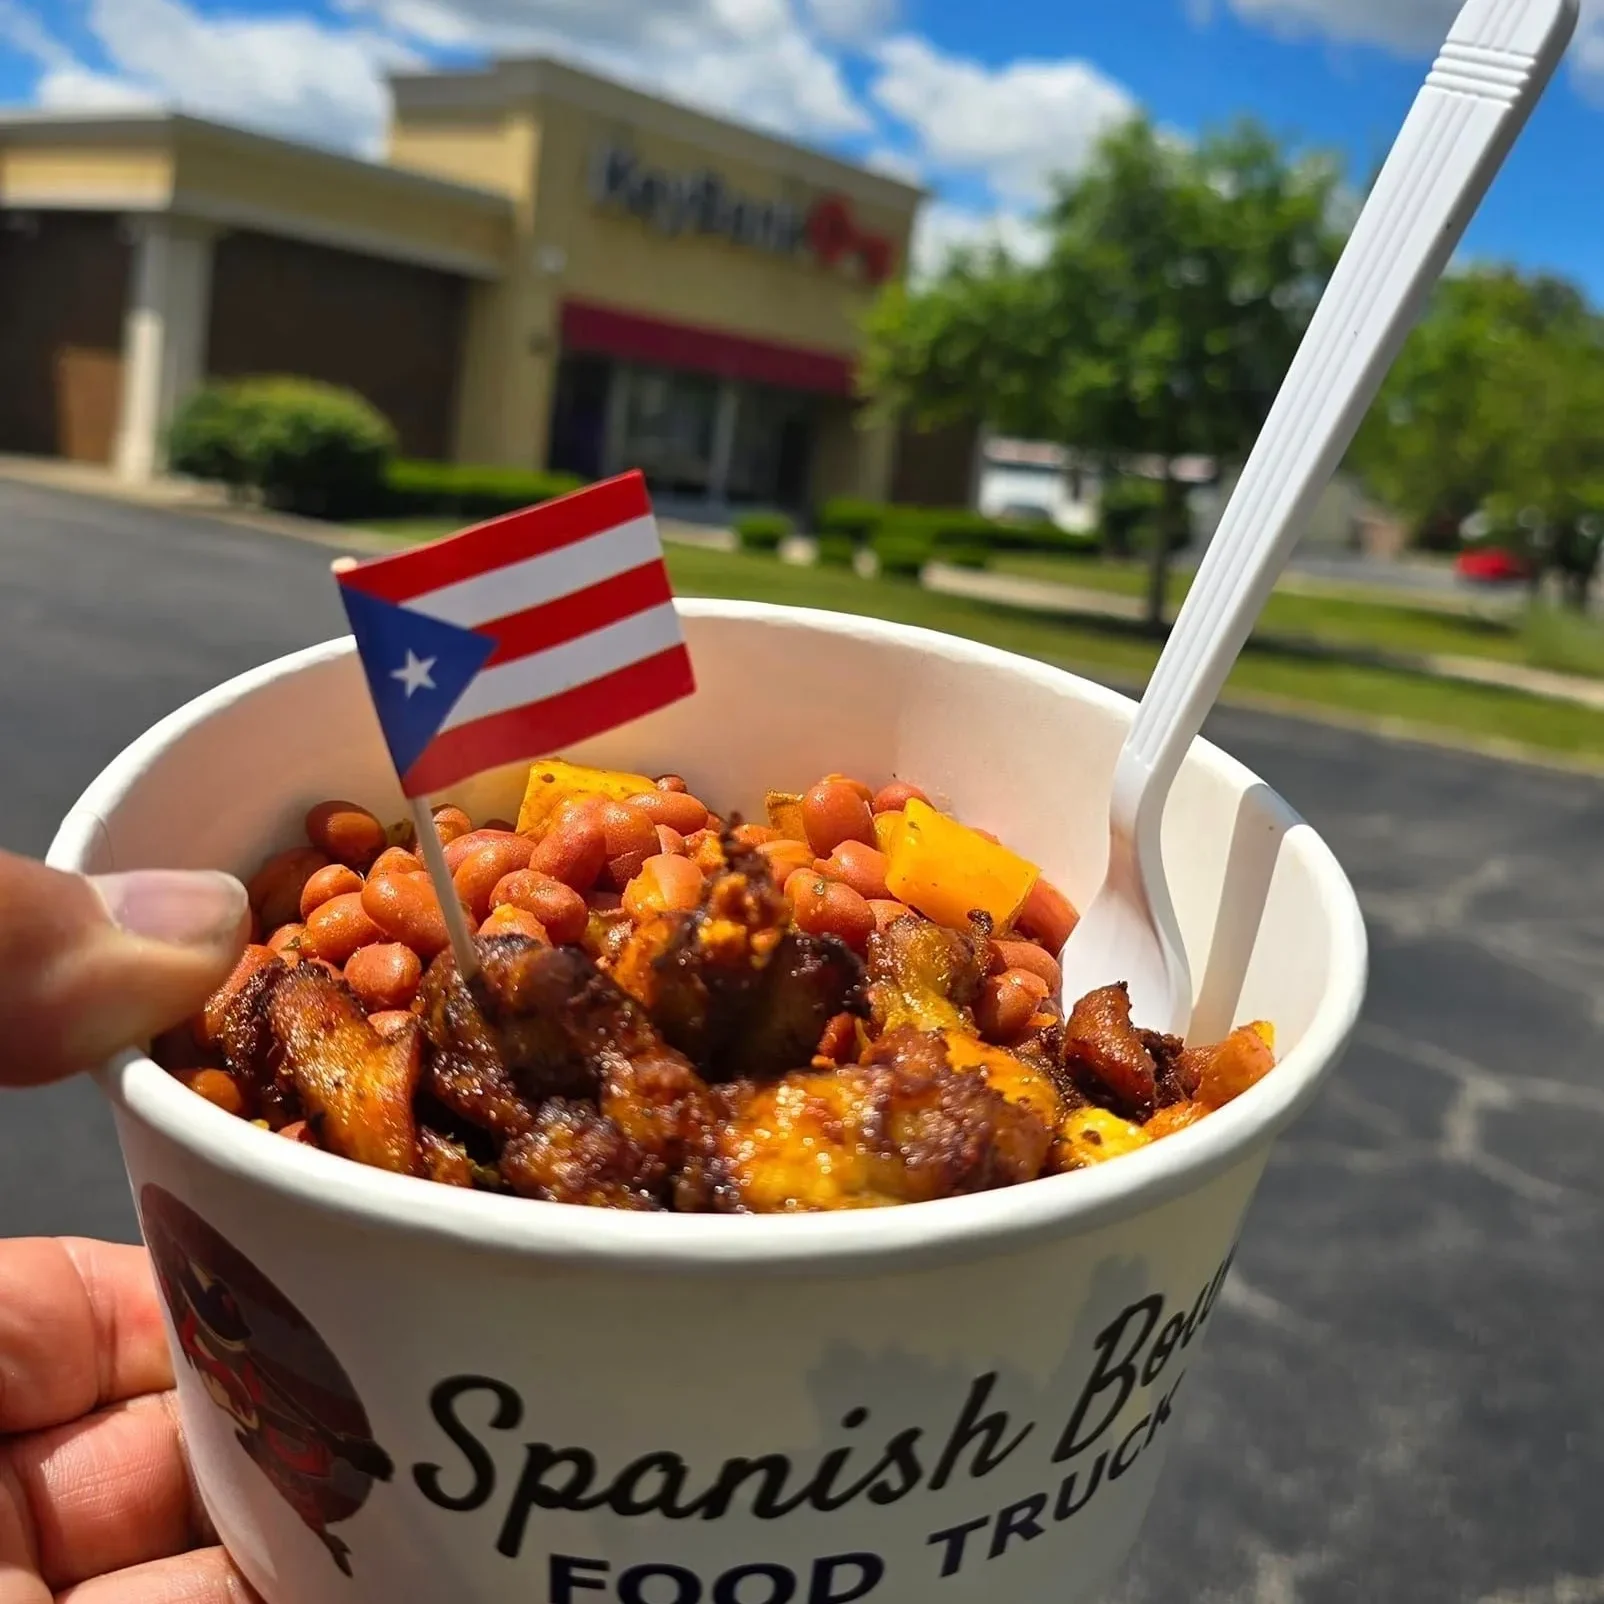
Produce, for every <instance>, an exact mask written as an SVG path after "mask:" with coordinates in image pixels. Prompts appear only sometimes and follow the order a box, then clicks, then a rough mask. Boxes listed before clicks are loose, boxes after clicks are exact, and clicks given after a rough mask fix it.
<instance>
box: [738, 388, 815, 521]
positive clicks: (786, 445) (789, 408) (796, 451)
mask: <svg viewBox="0 0 1604 1604" xmlns="http://www.w3.org/2000/svg"><path fill="white" fill-rule="evenodd" d="M737 408H738V410H737V412H736V421H735V442H734V449H733V450H732V451H731V453H730V476H729V486H728V499H729V500H730V501H735V502H752V503H758V504H762V505H768V506H776V507H789V508H797V507H801V506H802V504H803V503H804V502H805V501H806V500H807V493H808V475H809V471H810V469H811V468H812V458H813V427H814V424H813V415H814V408H815V403H814V402H813V400H812V399H811V397H808V396H803V395H796V394H794V393H792V392H790V391H786V390H770V389H765V388H760V387H758V386H755V385H743V386H741V389H740V397H739V401H738V403H737Z"/></svg>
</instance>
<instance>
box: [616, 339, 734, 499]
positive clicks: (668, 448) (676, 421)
mask: <svg viewBox="0 0 1604 1604" xmlns="http://www.w3.org/2000/svg"><path fill="white" fill-rule="evenodd" d="M628 382H629V390H628V393H627V395H626V397H625V401H624V405H623V407H622V409H621V411H622V421H621V425H620V429H619V436H618V443H617V457H618V460H619V461H621V462H622V463H624V464H626V465H627V466H629V467H632V468H639V469H641V470H642V471H643V472H644V473H645V475H646V478H647V480H648V482H649V483H650V484H651V486H652V488H653V489H662V490H666V491H672V492H674V493H676V494H679V495H705V494H707V492H708V491H709V489H710V488H711V487H712V480H713V441H714V434H715V432H716V429H717V424H718V407H719V384H718V381H717V380H716V379H710V378H707V377H706V376H704V375H702V374H699V373H670V372H666V371H663V370H660V369H651V368H636V369H634V370H632V371H631V372H630V374H629V380H628Z"/></svg>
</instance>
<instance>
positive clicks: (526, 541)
mask: <svg viewBox="0 0 1604 1604" xmlns="http://www.w3.org/2000/svg"><path fill="white" fill-rule="evenodd" d="M651 510H652V503H651V498H650V497H649V496H648V495H647V493H646V480H645V479H644V478H643V477H642V476H641V474H640V472H639V471H638V470H637V471H634V472H630V473H625V474H620V475H619V476H618V477H617V478H616V479H604V480H603V481H602V482H601V483H600V484H595V485H588V486H587V487H586V488H585V489H583V490H576V491H574V492H573V493H572V494H571V495H567V496H559V497H558V498H557V499H556V500H555V501H547V502H543V503H542V504H541V505H540V506H538V507H525V508H524V509H523V510H522V511H521V512H512V513H508V514H507V516H506V517H504V518H493V519H491V521H490V522H489V523H483V524H475V525H474V526H473V527H472V528H470V529H464V530H463V531H462V532H461V533H460V534H455V535H448V536H447V537H446V538H445V539H444V540H436V541H433V542H431V543H430V544H429V545H427V546H419V547H417V548H416V549H415V550H413V551H402V552H397V553H396V554H395V555H394V556H393V557H376V558H374V559H372V560H371V561H369V562H365V563H360V564H358V566H357V567H355V568H352V569H350V570H348V571H347V572H345V573H343V574H341V575H340V576H339V580H340V583H341V584H342V585H349V586H351V588H352V589H353V590H359V591H361V592H363V594H364V595H368V596H372V597H375V598H376V599H377V600H379V601H387V602H396V603H400V602H409V601H411V600H412V599H413V597H415V596H422V595H424V594H426V593H427V592H428V591H431V590H439V589H440V588H441V587H442V586H444V585H454V584H457V583H458V582H459V581H461V580H464V579H473V578H474V577H475V576H477V575H479V574H484V573H489V572H490V571H491V570H492V569H496V568H505V567H507V566H508V565H509V564H510V563H517V562H523V561H524V560H525V559H526V558H529V557H540V556H544V555H545V553H546V552H548V551H557V550H558V549H560V548H561V547H563V546H572V545H574V544H575V543H576V542H577V541H581V540H588V539H589V538H590V537H591V536H592V535H599V534H601V533H602V531H603V530H606V529H616V528H617V527H618V525H620V524H626V523H630V522H631V521H633V520H634V519H636V518H645V517H648V516H649V515H650V513H651Z"/></svg>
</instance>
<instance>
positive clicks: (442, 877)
mask: <svg viewBox="0 0 1604 1604" xmlns="http://www.w3.org/2000/svg"><path fill="white" fill-rule="evenodd" d="M412 823H413V825H414V826H415V827H416V829H417V832H418V851H419V852H421V853H422V854H423V863H424V867H425V868H426V869H428V871H429V878H430V879H431V880H432V881H433V882H434V894H435V895H436V896H437V897H438V898H439V899H440V912H441V913H442V914H443V915H444V916H445V921H446V934H447V935H448V936H450V937H451V951H452V954H453V956H454V957H455V958H456V960H457V973H458V974H460V975H461V976H462V978H463V979H464V980H472V979H473V977H474V976H475V975H476V974H478V973H479V955H478V953H477V952H476V951H475V950H474V945H473V937H472V936H471V935H470V934H469V933H468V919H467V915H466V914H464V913H463V911H462V904H461V903H460V902H458V901H457V888H456V887H455V886H454V885H452V883H451V870H450V869H449V868H448V867H447V866H446V853H445V848H444V847H442V846H441V845H440V837H439V835H438V834H437V833H436V831H435V827H434V814H432V813H431V812H430V811H429V802H428V798H427V797H421V796H420V797H414V798H413V800H412Z"/></svg>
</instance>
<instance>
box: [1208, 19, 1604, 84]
mask: <svg viewBox="0 0 1604 1604" xmlns="http://www.w3.org/2000/svg"><path fill="white" fill-rule="evenodd" d="M1194 3H1203V4H1207V0H1194ZM1227 3H1228V4H1229V6H1230V8H1231V10H1233V11H1234V12H1236V14H1237V15H1238V16H1239V17H1241V18H1243V19H1244V20H1245V21H1247V22H1250V23H1256V24H1258V25H1259V26H1261V27H1263V28H1265V29H1267V30H1268V31H1270V32H1273V33H1277V34H1280V35H1282V36H1283V37H1286V38H1292V39H1300V38H1310V37H1316V38H1327V39H1333V40H1336V41H1338V42H1339V43H1343V44H1368V45H1379V46H1380V47H1381V48H1382V49H1384V50H1390V51H1392V52H1393V53H1394V54H1396V55H1403V56H1416V57H1420V58H1426V57H1430V56H1433V55H1435V54H1436V53H1437V50H1438V49H1439V48H1440V46H1441V45H1442V43H1443V41H1444V40H1445V39H1446V38H1447V37H1448V30H1449V29H1450V28H1451V27H1452V26H1453V23H1454V18H1455V17H1456V16H1457V15H1458V13H1459V9H1460V7H1459V0H1227ZM1581 12H1582V14H1581V20H1580V21H1579V22H1578V23H1577V25H1576V36H1575V39H1574V40H1573V42H1572V44H1571V48H1570V52H1569V58H1568V59H1569V62H1570V68H1571V72H1572V74H1573V76H1574V79H1575V82H1576V84H1577V86H1578V87H1579V88H1580V89H1581V90H1582V91H1583V92H1584V93H1585V94H1587V95H1588V96H1589V97H1590V98H1592V99H1594V100H1598V101H1601V102H1604V0H1581ZM1207 20H1208V17H1207V15H1204V14H1198V15H1195V16H1194V21H1197V22H1199V23H1200V24H1203V23H1206V22H1207Z"/></svg>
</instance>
